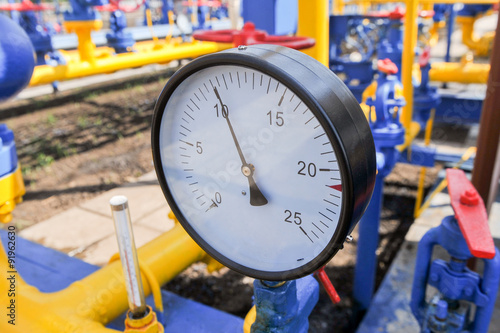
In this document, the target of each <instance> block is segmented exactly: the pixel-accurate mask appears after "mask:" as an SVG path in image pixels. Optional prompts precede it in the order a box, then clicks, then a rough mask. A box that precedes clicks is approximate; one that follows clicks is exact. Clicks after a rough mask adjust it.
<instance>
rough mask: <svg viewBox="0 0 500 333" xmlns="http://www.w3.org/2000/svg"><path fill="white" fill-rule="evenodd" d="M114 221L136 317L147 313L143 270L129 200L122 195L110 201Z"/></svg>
mask: <svg viewBox="0 0 500 333" xmlns="http://www.w3.org/2000/svg"><path fill="white" fill-rule="evenodd" d="M109 204H110V206H111V212H112V215H113V221H114V223H115V231H116V238H117V240H118V249H119V252H120V259H121V262H122V266H123V275H124V277H125V283H126V288H127V295H128V304H129V308H130V312H131V314H132V317H133V318H134V319H139V318H142V317H144V316H145V315H146V314H147V307H146V301H145V297H144V289H143V287H142V281H141V272H140V269H139V261H138V259H137V250H136V247H135V242H134V234H133V232H132V223H131V220H130V212H129V209H128V200H127V198H126V197H124V196H122V195H118V196H114V197H112V198H111V200H110V201H109Z"/></svg>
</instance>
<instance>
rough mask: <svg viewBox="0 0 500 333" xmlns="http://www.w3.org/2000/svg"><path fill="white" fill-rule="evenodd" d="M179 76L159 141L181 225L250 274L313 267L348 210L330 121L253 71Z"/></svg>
mask: <svg viewBox="0 0 500 333" xmlns="http://www.w3.org/2000/svg"><path fill="white" fill-rule="evenodd" d="M178 81H179V82H178V84H176V85H175V87H171V88H170V89H168V99H165V101H164V103H159V104H158V106H157V114H156V115H155V116H161V118H157V119H156V120H155V121H156V126H155V129H157V130H155V129H154V133H153V141H154V146H156V147H157V148H158V149H157V154H156V155H155V163H156V165H157V172H158V173H159V174H161V176H162V177H161V179H162V180H163V179H164V181H165V183H166V186H165V187H164V191H166V195H167V198H169V199H170V200H169V201H171V202H170V203H171V205H172V204H174V206H175V209H174V207H173V209H174V211H177V213H180V214H181V215H182V218H181V219H180V220H181V222H183V225H184V226H185V227H187V230H188V232H189V233H190V234H191V235H192V236H193V237H194V238H195V240H197V241H198V242H199V243H200V245H202V247H204V248H205V249H206V250H207V251H208V252H209V253H210V254H212V255H214V256H215V257H216V258H217V259H219V260H220V261H222V262H223V263H224V264H226V265H228V266H230V267H232V268H235V269H237V270H239V271H242V272H244V273H246V274H248V275H252V276H254V277H266V278H268V279H273V278H278V276H285V277H286V276H292V277H293V276H297V275H300V274H301V271H302V270H303V271H304V272H302V273H307V272H305V271H306V270H307V269H302V268H304V267H311V264H312V263H314V262H315V261H318V259H317V258H318V256H320V255H321V254H322V253H323V254H324V253H331V252H332V250H331V249H330V248H331V247H332V246H333V241H332V240H333V239H334V236H335V235H336V232H337V231H338V229H339V221H340V220H341V218H342V217H343V216H344V215H345V214H344V213H343V210H344V209H345V207H346V204H345V202H344V201H345V200H344V193H343V189H344V183H345V180H344V175H345V174H346V172H347V171H346V170H342V169H343V168H345V162H344V160H343V159H344V157H343V155H342V156H340V155H339V153H338V149H339V148H338V147H339V144H338V143H334V142H332V141H334V140H335V137H334V136H333V135H332V131H331V129H330V130H329V126H331V125H330V124H329V122H328V121H327V120H326V119H325V117H324V116H322V115H321V114H319V113H318V112H315V111H314V108H315V107H316V106H315V105H311V104H310V101H306V100H304V98H303V97H301V96H302V94H300V93H299V91H296V88H294V87H291V86H290V85H289V84H288V83H287V82H283V80H280V79H278V78H276V77H275V76H273V75H271V74H268V73H266V72H265V71H262V70H259V69H257V68H251V67H249V66H244V65H239V64H220V65H212V66H206V67H203V68H200V69H198V70H196V71H194V72H192V73H189V74H188V75H185V76H184V77H183V78H182V80H178ZM164 93H165V92H164ZM155 140H156V141H155ZM158 168H160V169H161V170H158ZM344 237H345V236H344ZM323 256H324V255H323ZM320 257H321V256H320ZM323 261H324V258H323ZM323 264H324V262H323ZM316 266H317V265H316ZM316 268H317V267H316ZM259 272H265V273H263V274H261V273H259ZM284 272H285V273H284ZM286 272H294V273H293V274H291V275H287V274H286Z"/></svg>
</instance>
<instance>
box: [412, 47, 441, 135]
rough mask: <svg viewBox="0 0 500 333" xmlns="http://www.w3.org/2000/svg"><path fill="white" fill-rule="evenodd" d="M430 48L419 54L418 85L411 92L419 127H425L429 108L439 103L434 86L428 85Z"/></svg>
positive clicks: (428, 116) (429, 112)
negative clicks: (419, 74) (419, 76)
mask: <svg viewBox="0 0 500 333" xmlns="http://www.w3.org/2000/svg"><path fill="white" fill-rule="evenodd" d="M429 60H430V48H426V49H425V50H424V52H423V53H422V55H421V56H420V61H419V65H420V73H421V78H420V85H419V86H418V87H416V89H415V90H414V93H413V110H414V116H415V118H416V119H415V120H416V121H418V122H419V123H420V127H421V128H425V126H426V124H427V121H428V120H429V118H430V114H431V110H432V109H434V108H436V107H437V106H438V105H439V103H441V97H440V96H439V93H438V92H437V88H436V87H431V86H430V85H429V71H430V69H431V64H430V61H429Z"/></svg>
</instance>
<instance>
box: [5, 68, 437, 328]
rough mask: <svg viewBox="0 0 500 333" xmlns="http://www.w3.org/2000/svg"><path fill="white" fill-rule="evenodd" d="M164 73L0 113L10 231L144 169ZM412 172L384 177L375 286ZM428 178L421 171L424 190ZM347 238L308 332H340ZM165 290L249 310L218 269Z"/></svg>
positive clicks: (407, 206) (248, 290) (244, 288)
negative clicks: (335, 297)
mask: <svg viewBox="0 0 500 333" xmlns="http://www.w3.org/2000/svg"><path fill="white" fill-rule="evenodd" d="M170 74H171V72H164V73H160V74H155V75H151V76H147V77H142V78H140V79H137V78H136V79H134V80H132V81H127V82H118V83H117V82H115V83H114V84H113V86H112V87H110V86H101V87H97V88H93V89H90V90H89V89H87V90H84V91H80V92H77V93H76V94H75V93H71V94H62V95H60V96H56V97H55V98H52V97H42V98H37V99H34V100H31V101H28V102H26V101H23V102H11V103H8V104H4V105H2V106H1V108H0V121H1V122H5V123H6V124H7V125H8V127H9V128H11V129H12V130H13V131H14V133H15V137H16V144H17V151H18V155H19V159H20V162H21V164H22V168H23V174H24V180H25V183H26V195H25V196H24V202H23V203H21V204H20V205H19V206H18V207H17V208H16V209H15V211H14V219H15V223H16V224H17V227H18V228H19V229H18V230H20V229H22V228H25V227H27V226H29V225H32V224H35V223H38V222H40V221H43V220H45V219H47V218H49V217H51V216H53V215H56V214H58V213H60V212H62V211H64V210H67V209H69V208H71V207H72V206H74V205H75V204H76V203H78V202H80V201H82V200H88V199H90V198H92V197H94V196H97V195H98V194H100V193H102V192H103V191H107V190H109V189H111V188H114V187H117V186H120V185H122V184H124V183H127V182H130V181H133V180H134V179H135V178H137V177H139V176H141V175H142V174H144V173H146V172H149V171H151V170H153V166H152V159H151V145H150V125H151V119H152V113H153V106H154V103H155V100H156V98H157V96H158V95H159V93H160V91H161V89H162V88H163V86H164V84H165V82H166V80H167V78H168V76H169V75H170ZM417 170H418V169H417V168H416V167H413V166H408V165H398V166H397V168H396V169H395V171H394V172H393V173H392V174H391V175H390V176H389V177H388V178H387V179H386V188H385V192H384V207H383V212H382V221H381V227H380V237H381V241H380V246H379V249H378V250H377V255H378V257H379V263H378V272H377V285H378V284H379V283H380V282H381V280H382V278H383V276H384V274H385V272H386V271H387V269H388V268H389V265H390V263H391V261H392V259H393V258H394V256H395V254H396V252H397V250H398V249H399V246H400V245H401V243H402V242H403V239H404V235H405V234H406V231H407V230H408V228H409V226H410V225H411V223H412V222H413V216H412V214H413V205H414V196H415V193H416V184H417V175H418V172H417ZM437 171H438V170H437V169H432V170H430V172H429V173H428V177H427V179H426V186H427V187H430V186H431V184H433V182H434V179H435V177H436V174H437ZM353 236H354V241H353V242H352V243H350V244H347V246H346V247H345V248H344V249H343V250H342V251H340V253H339V254H338V255H337V256H336V257H335V258H334V259H333V260H332V261H331V262H330V263H329V264H328V265H327V267H326V271H327V273H328V275H329V276H330V278H331V280H332V282H333V284H334V285H335V287H336V288H337V291H338V292H339V293H340V296H341V297H342V301H341V303H339V304H338V305H333V304H332V303H331V301H330V300H329V298H328V297H327V295H326V293H325V292H324V291H323V290H322V291H321V295H320V300H319V303H318V305H317V306H316V308H315V309H314V311H313V313H312V315H311V317H310V331H311V332H349V331H350V325H349V324H350V323H349V318H350V317H351V314H352V299H351V293H352V280H353V271H354V263H355V259H356V238H357V237H356V234H355V233H354V234H353ZM166 288H167V289H169V290H171V291H174V292H176V293H178V294H180V295H182V296H185V297H188V298H191V299H194V300H197V301H199V302H202V303H205V304H208V305H210V306H214V307H216V308H219V309H221V310H224V311H227V312H230V313H233V314H235V315H238V316H241V317H244V316H245V314H246V313H247V311H248V310H249V309H250V307H251V305H252V279H250V278H247V277H244V276H242V275H240V274H238V273H235V272H232V271H230V270H228V269H223V270H221V271H219V272H216V273H214V274H208V273H206V271H205V269H204V267H203V264H196V265H193V266H192V267H191V268H189V269H188V270H187V271H186V272H184V273H183V274H181V275H179V276H178V277H177V278H175V279H174V280H173V281H171V282H170V283H169V284H168V285H167V286H166Z"/></svg>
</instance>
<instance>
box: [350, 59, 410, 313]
mask: <svg viewBox="0 0 500 333" xmlns="http://www.w3.org/2000/svg"><path fill="white" fill-rule="evenodd" d="M378 67H379V77H378V80H377V90H376V95H375V100H373V99H372V98H368V100H367V101H366V104H367V105H368V106H370V109H373V108H374V109H375V114H376V120H375V121H372V114H371V113H372V111H370V113H369V116H368V119H369V120H370V128H371V130H372V134H373V139H374V140H375V147H376V149H377V169H378V173H377V177H376V182H375V189H374V191H373V196H372V199H371V201H370V204H369V205H368V208H367V209H366V212H365V214H364V216H363V217H362V218H361V221H360V225H359V240H358V248H357V260H356V267H355V272H354V287H353V290H354V292H353V297H354V301H355V307H356V310H357V311H358V312H359V314H362V313H363V312H364V311H366V309H367V308H368V306H369V305H370V301H371V298H372V295H373V291H374V287H375V272H376V263H377V257H376V253H375V252H376V250H377V246H378V240H379V237H378V234H379V232H378V228H379V222H380V211H381V208H382V199H383V193H382V190H383V184H384V178H385V177H386V176H387V175H388V174H389V173H390V172H391V170H392V169H393V168H394V165H395V164H396V162H397V160H398V155H399V152H398V150H397V149H396V146H397V145H400V144H402V143H403V142H404V135H405V130H404V128H403V126H402V125H401V123H400V122H399V114H398V113H399V111H400V110H401V108H402V107H403V106H404V105H405V100H404V98H403V97H397V92H396V90H397V87H398V86H401V82H399V80H398V78H397V76H396V75H394V74H396V73H397V71H398V69H397V67H396V65H395V64H394V63H392V62H391V61H390V60H384V61H382V60H379V63H378Z"/></svg>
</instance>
